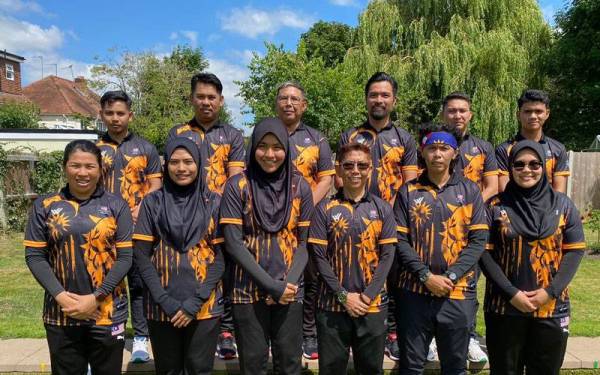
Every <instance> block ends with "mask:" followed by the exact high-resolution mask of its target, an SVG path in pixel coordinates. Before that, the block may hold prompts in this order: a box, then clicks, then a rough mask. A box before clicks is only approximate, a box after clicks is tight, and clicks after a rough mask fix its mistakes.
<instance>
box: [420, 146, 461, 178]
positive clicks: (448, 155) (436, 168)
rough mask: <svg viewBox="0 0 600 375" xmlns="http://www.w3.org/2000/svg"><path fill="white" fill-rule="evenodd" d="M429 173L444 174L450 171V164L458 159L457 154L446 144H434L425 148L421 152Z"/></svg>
mask: <svg viewBox="0 0 600 375" xmlns="http://www.w3.org/2000/svg"><path fill="white" fill-rule="evenodd" d="M421 155H422V157H423V160H424V161H425V165H426V166H427V172H433V173H444V172H445V171H448V170H449V169H450V163H451V162H452V160H453V159H454V158H456V155H457V152H456V150H455V149H453V148H452V147H451V146H449V145H447V144H445V143H434V144H431V145H428V146H425V147H424V148H423V150H422V151H421Z"/></svg>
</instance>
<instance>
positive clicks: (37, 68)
mask: <svg viewBox="0 0 600 375" xmlns="http://www.w3.org/2000/svg"><path fill="white" fill-rule="evenodd" d="M566 1H567V0H539V3H540V7H541V9H542V12H543V14H544V17H545V18H546V20H548V22H550V23H552V22H553V16H554V14H555V13H556V12H557V11H558V10H560V9H562V8H563V7H564V6H565V4H566ZM367 3H368V0H304V1H302V0H301V1H298V0H296V1H293V2H292V1H272V0H263V1H247V0H233V1H214V0H213V1H203V0H195V1H190V0H187V1H183V0H170V1H161V2H158V1H150V0H148V1H142V0H129V1H128V0H123V1H118V2H117V1H112V2H111V1H85V0H81V1H59V0H46V1H41V0H40V1H35V0H0V50H6V51H7V52H11V53H14V54H17V55H20V56H23V57H25V58H26V61H25V63H24V64H23V65H22V76H23V78H22V79H23V85H24V86H26V85H27V84H29V83H31V82H33V81H36V80H38V79H40V78H42V68H41V59H40V56H41V57H43V62H44V76H47V75H48V74H55V73H57V74H58V76H61V77H64V78H67V79H72V78H73V77H77V76H84V77H90V68H91V67H92V66H93V65H94V63H96V62H97V61H98V59H100V60H103V59H107V58H112V59H115V58H117V57H118V53H116V54H115V53H114V52H110V50H114V49H117V51H131V52H142V51H153V52H156V53H158V54H167V53H169V52H170V51H171V50H172V48H173V47H174V46H175V45H178V44H188V45H190V46H192V47H200V48H202V50H203V52H204V54H205V56H206V57H207V58H208V60H209V63H210V66H209V68H208V70H209V71H211V72H213V73H215V74H217V76H219V77H220V79H221V81H222V82H223V86H224V90H223V95H224V96H225V100H226V102H227V105H228V107H229V109H230V111H231V112H232V115H233V118H234V122H235V123H234V125H236V126H241V125H242V123H243V122H245V121H248V116H242V114H241V110H242V109H243V102H242V100H241V98H239V97H237V96H236V95H237V93H238V92H239V89H238V87H237V85H236V84H235V83H234V81H240V80H245V79H246V78H247V77H248V69H247V65H248V63H249V62H250V59H251V58H252V56H253V53H257V54H259V55H261V54H263V53H265V42H272V43H275V44H277V45H280V44H282V45H283V46H284V48H286V49H290V50H293V49H295V48H296V45H297V43H298V40H299V38H300V35H301V34H302V33H303V32H306V31H307V30H308V29H309V28H310V27H311V25H312V24H314V23H315V22H316V21H319V20H324V21H336V22H342V23H346V24H348V25H351V26H356V24H357V23H358V16H359V14H360V12H361V11H362V10H363V9H364V8H365V7H366V5H367Z"/></svg>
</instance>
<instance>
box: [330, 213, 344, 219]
mask: <svg viewBox="0 0 600 375" xmlns="http://www.w3.org/2000/svg"><path fill="white" fill-rule="evenodd" d="M341 217H342V213H341V212H338V213H337V214H335V215H331V218H332V219H333V221H339V220H340V218H341Z"/></svg>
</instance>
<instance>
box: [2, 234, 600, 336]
mask: <svg viewBox="0 0 600 375" xmlns="http://www.w3.org/2000/svg"><path fill="white" fill-rule="evenodd" d="M21 241H22V236H21V235H18V234H14V235H8V236H4V237H2V236H0V338H15V337H33V338H35V337H45V333H44V326H43V324H42V302H43V291H42V288H41V287H40V286H39V285H38V284H37V282H36V281H35V279H34V278H33V277H32V276H31V273H30V272H29V270H28V269H27V266H26V265H25V258H24V251H23V245H22V243H21ZM598 270H600V258H599V257H586V258H584V260H583V262H582V264H581V267H580V268H579V271H578V273H577V276H576V277H575V279H574V280H573V282H572V283H571V286H570V291H571V301H572V307H573V309H572V310H573V313H572V316H571V327H570V331H571V335H573V336H600V314H598V303H600V283H598V281H597V280H598ZM484 285H485V279H484V278H483V277H482V278H481V280H480V282H479V296H480V298H481V297H482V296H483V290H484ZM477 331H478V332H479V333H480V334H484V332H485V326H484V324H483V315H482V312H481V309H480V311H479V314H478V324H477Z"/></svg>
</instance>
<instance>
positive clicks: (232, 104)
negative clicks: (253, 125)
mask: <svg viewBox="0 0 600 375" xmlns="http://www.w3.org/2000/svg"><path fill="white" fill-rule="evenodd" d="M208 63H209V67H208V69H207V71H208V72H211V73H214V74H216V75H217V77H219V79H220V80H221V82H222V83H223V96H225V103H226V104H227V108H228V109H229V111H230V112H231V114H232V116H233V120H234V121H233V122H234V125H235V126H237V127H239V128H242V124H243V123H244V119H243V117H242V106H243V101H242V98H240V97H239V96H238V94H239V92H240V88H239V86H238V85H236V84H235V83H234V81H244V80H246V79H248V75H249V72H248V69H247V68H246V67H245V66H242V65H236V64H232V63H230V62H228V61H226V60H221V59H212V58H209V59H208Z"/></svg>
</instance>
